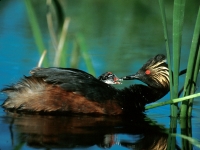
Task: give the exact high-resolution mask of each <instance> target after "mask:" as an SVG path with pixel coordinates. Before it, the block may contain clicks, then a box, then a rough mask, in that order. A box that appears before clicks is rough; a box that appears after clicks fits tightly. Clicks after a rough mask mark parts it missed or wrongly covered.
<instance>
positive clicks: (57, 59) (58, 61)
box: [54, 18, 70, 67]
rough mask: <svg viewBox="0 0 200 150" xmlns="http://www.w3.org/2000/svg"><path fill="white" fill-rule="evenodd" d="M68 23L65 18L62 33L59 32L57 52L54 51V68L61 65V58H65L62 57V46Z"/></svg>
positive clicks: (67, 19) (68, 20)
mask: <svg viewBox="0 0 200 150" xmlns="http://www.w3.org/2000/svg"><path fill="white" fill-rule="evenodd" d="M69 22H70V19H69V18H65V21H64V24H63V28H62V32H61V36H60V40H59V42H58V47H57V50H56V56H55V59H54V66H56V67H58V66H60V65H61V57H62V56H65V55H64V44H65V40H66V36H67V30H68V26H69Z"/></svg>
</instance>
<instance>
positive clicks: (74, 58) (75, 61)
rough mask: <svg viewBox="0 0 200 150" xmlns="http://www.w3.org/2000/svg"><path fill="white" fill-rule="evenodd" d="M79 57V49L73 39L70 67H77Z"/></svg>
mask: <svg viewBox="0 0 200 150" xmlns="http://www.w3.org/2000/svg"><path fill="white" fill-rule="evenodd" d="M79 57H80V49H79V46H78V43H77V42H76V41H74V44H73V50H72V57H71V61H70V67H72V68H78V62H79Z"/></svg>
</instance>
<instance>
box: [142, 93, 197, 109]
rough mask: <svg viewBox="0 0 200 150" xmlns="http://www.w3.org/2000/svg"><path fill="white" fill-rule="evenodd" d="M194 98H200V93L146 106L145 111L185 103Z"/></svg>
mask: <svg viewBox="0 0 200 150" xmlns="http://www.w3.org/2000/svg"><path fill="white" fill-rule="evenodd" d="M196 97H200V93H196V94H192V95H189V96H185V97H181V98H175V99H172V100H167V101H164V102H157V103H155V104H151V105H148V106H146V107H145V109H146V110H147V109H152V108H155V107H160V106H164V105H168V104H172V103H178V102H182V101H186V100H188V99H192V98H196Z"/></svg>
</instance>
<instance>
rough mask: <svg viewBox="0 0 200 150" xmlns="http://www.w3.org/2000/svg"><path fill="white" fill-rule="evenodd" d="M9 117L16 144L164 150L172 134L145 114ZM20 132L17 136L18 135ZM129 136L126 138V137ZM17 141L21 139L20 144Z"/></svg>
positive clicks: (36, 146)
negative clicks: (134, 115)
mask: <svg viewBox="0 0 200 150" xmlns="http://www.w3.org/2000/svg"><path fill="white" fill-rule="evenodd" d="M8 115H9V116H10V118H9V117H6V118H5V120H4V121H5V122H6V123H8V124H9V123H10V124H11V129H10V132H11V135H13V133H14V135H15V136H14V137H13V139H12V138H11V140H12V143H13V145H12V146H13V147H16V146H17V145H19V144H20V143H24V144H26V145H28V146H29V147H34V148H50V149H51V148H67V149H68V148H70V149H72V148H88V147H91V146H98V147H100V148H110V147H112V146H114V145H115V146H118V148H119V149H120V147H121V148H122V147H127V148H129V149H138V150H154V149H155V150H164V149H166V147H167V138H168V134H167V133H166V132H165V129H164V127H162V126H160V125H152V124H154V123H153V121H151V120H150V119H149V121H145V120H147V118H146V116H145V115H141V116H137V117H131V118H124V117H123V118H122V117H121V116H91V115H70V116H41V115H27V114H26V115H25V114H21V115H20V114H13V113H9V114H8ZM16 135H17V136H16ZM125 137H126V138H125ZM15 141H18V143H16V142H15Z"/></svg>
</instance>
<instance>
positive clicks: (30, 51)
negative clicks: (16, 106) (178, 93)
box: [0, 0, 200, 150]
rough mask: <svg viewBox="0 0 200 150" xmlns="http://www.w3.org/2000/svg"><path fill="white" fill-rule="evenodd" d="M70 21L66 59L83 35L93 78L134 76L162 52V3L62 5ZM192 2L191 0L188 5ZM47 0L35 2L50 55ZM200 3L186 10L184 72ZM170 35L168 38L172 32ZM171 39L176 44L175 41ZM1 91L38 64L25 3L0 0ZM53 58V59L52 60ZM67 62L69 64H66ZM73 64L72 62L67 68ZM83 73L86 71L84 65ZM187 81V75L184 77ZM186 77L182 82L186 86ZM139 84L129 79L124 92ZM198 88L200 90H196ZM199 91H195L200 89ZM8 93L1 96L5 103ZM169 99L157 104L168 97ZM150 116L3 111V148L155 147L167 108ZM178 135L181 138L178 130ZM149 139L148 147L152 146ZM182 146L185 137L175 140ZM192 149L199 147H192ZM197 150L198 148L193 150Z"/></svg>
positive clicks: (195, 122)
mask: <svg viewBox="0 0 200 150" xmlns="http://www.w3.org/2000/svg"><path fill="white" fill-rule="evenodd" d="M64 3H67V5H66V12H65V13H66V14H67V16H68V17H70V18H71V22H70V26H69V31H68V41H69V43H68V47H69V51H68V52H67V59H68V60H70V57H71V49H72V46H73V42H74V41H75V40H76V35H77V34H82V35H83V37H84V38H85V41H86V44H87V47H88V49H89V54H90V56H91V59H92V63H93V65H94V68H95V71H96V75H97V76H98V75H100V74H101V73H103V72H105V71H112V72H114V73H115V74H117V75H118V76H119V77H121V76H124V75H130V74H132V73H134V72H136V71H137V70H138V69H139V68H140V67H141V66H142V64H144V63H145V62H146V61H147V60H148V59H149V58H151V57H153V56H155V55H156V54H158V53H163V54H165V43H164V39H163V29H162V23H161V18H160V10H159V5H158V1H151V4H149V3H146V1H137V0H134V1H126V2H124V1H122V0H117V1H116V0H110V1H106V0H103V1H98V0H95V1H94V0H85V1H84V2H83V1H81V0H75V1H65V2H64ZM188 3H189V2H188ZM44 5H45V1H38V2H35V6H37V9H36V12H37V13H38V18H39V20H40V26H41V28H42V33H43V38H44V39H45V41H44V42H45V46H46V47H47V49H48V50H52V44H51V43H50V42H49V39H50V37H49V33H48V29H47V26H46V23H45V20H46V18H45V12H46V7H45V6H44ZM198 6H199V1H197V0H196V1H195V0H193V1H192V2H190V5H187V6H186V14H185V26H184V32H183V47H182V54H181V55H182V63H181V69H184V68H185V67H186V66H187V64H186V62H187V59H188V58H187V56H188V54H189V49H190V45H191V43H190V42H191V38H192V34H193V28H194V22H195V19H196V18H195V17H196V14H197V9H198ZM166 8H167V9H166V10H167V17H168V21H169V22H168V24H169V31H171V30H172V27H171V24H172V8H173V6H172V2H171V1H168V2H166ZM170 37H171V35H170ZM170 40H171V39H170ZM0 54H1V55H0V75H1V79H0V88H3V87H4V86H5V85H9V84H12V83H15V82H17V81H18V80H19V79H20V78H21V77H22V76H23V75H28V74H29V70H30V69H32V68H34V67H35V66H36V65H37V62H38V59H39V54H38V51H37V46H36V45H35V41H34V38H33V35H32V31H31V27H30V24H29V20H28V17H27V14H26V7H25V4H24V1H19V0H16V1H11V0H6V1H5V0H1V1H0ZM52 56H53V53H52V52H49V53H48V56H47V57H48V58H49V59H51V60H53V58H52ZM68 62H69V61H68ZM66 66H67V67H69V64H66ZM78 67H79V69H81V70H85V71H87V69H86V66H85V63H84V62H83V60H82V59H81V62H80V63H79V66H78ZM183 79H184V76H183ZM183 79H181V84H183V83H182V82H183ZM134 83H138V82H135V81H134V82H133V81H132V82H130V81H129V82H128V81H126V82H124V83H123V85H120V86H118V87H119V88H122V87H124V86H128V85H130V84H134ZM198 91H199V90H198ZM198 91H197V92H198ZM5 98H6V96H5V95H3V94H1V95H0V103H3V101H4V100H5ZM168 99H169V94H168V95H166V96H165V97H164V98H162V99H161V100H160V101H164V100H168ZM199 106H200V103H199V99H196V100H195V105H194V111H193V118H192V119H191V124H192V136H193V138H195V139H198V140H199V139H200V132H199V131H200V126H199V124H200V119H199V115H198V114H199V113H200V109H199ZM145 114H146V115H145V116H137V117H136V116H132V115H131V114H130V116H127V118H123V119H122V118H120V117H106V116H98V117H97V116H83V115H75V116H62V117H59V116H39V115H16V114H8V113H6V112H5V111H4V110H3V109H2V108H0V126H1V128H0V133H1V134H0V149H2V150H4V149H13V148H21V149H36V148H43V149H60V148H65V149H67V148H68V149H72V148H73V149H83V148H84V149H101V148H106V147H107V148H110V149H121V150H123V149H128V148H132V149H142V148H145V147H142V146H145V145H146V146H149V145H151V144H152V143H153V142H155V143H158V144H160V145H164V144H165V143H166V139H167V135H166V133H165V132H166V131H167V129H169V127H170V126H169V125H170V117H169V114H170V107H169V106H163V107H160V108H156V109H152V110H148V111H146V113H145ZM177 132H178V133H180V127H179V125H178V128H177ZM148 141H149V142H148ZM177 144H178V145H179V146H181V138H177ZM194 149H195V148H194ZM196 149H197V148H196Z"/></svg>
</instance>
